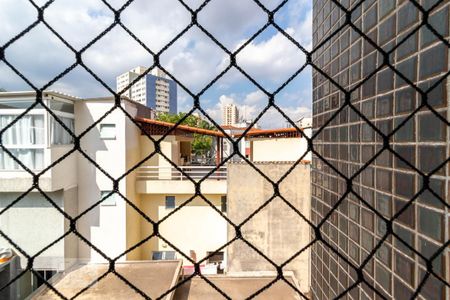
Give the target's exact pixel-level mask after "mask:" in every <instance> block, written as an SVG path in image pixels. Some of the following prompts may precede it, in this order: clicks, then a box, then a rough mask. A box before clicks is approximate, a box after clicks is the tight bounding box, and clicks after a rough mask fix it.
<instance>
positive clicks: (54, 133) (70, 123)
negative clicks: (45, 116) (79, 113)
mask: <svg viewBox="0 0 450 300" xmlns="http://www.w3.org/2000/svg"><path fill="white" fill-rule="evenodd" d="M58 119H59V120H60V121H61V122H62V123H63V124H64V125H66V127H67V128H68V129H69V130H70V131H72V133H73V132H74V131H75V124H74V120H73V119H72V118H65V117H60V116H58ZM50 120H51V121H50V122H51V125H50V136H51V144H52V145H69V144H73V137H72V136H71V135H70V133H69V132H68V131H67V130H66V129H64V128H63V127H62V126H61V124H59V123H58V122H57V121H56V120H55V119H54V118H53V117H51V118H50Z"/></svg>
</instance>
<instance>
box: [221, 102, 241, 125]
mask: <svg viewBox="0 0 450 300" xmlns="http://www.w3.org/2000/svg"><path fill="white" fill-rule="evenodd" d="M238 121H239V110H238V108H237V106H236V105H235V104H225V105H223V106H222V125H226V126H235V125H236V124H237V123H238Z"/></svg>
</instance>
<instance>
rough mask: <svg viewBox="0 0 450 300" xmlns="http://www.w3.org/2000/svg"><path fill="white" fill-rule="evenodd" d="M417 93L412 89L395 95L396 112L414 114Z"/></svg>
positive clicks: (408, 88) (403, 90)
mask: <svg viewBox="0 0 450 300" xmlns="http://www.w3.org/2000/svg"><path fill="white" fill-rule="evenodd" d="M416 98H417V97H416V93H415V91H414V90H413V89H412V88H411V87H407V88H406V89H402V90H400V91H398V92H396V93H395V112H396V113H405V112H412V111H413V110H414V109H415V108H416V105H417V104H416Z"/></svg>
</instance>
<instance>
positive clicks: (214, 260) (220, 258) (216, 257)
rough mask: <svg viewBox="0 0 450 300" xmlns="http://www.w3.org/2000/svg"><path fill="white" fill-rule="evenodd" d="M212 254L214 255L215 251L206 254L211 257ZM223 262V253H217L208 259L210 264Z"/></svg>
mask: <svg viewBox="0 0 450 300" xmlns="http://www.w3.org/2000/svg"><path fill="white" fill-rule="evenodd" d="M212 253H214V251H208V252H206V255H207V256H209V255H211V254H212ZM222 261H223V251H220V252H216V253H214V254H213V255H212V256H211V257H210V258H208V262H209V263H220V262H222Z"/></svg>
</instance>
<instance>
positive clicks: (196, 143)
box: [157, 113, 215, 156]
mask: <svg viewBox="0 0 450 300" xmlns="http://www.w3.org/2000/svg"><path fill="white" fill-rule="evenodd" d="M184 116H186V113H178V114H169V113H162V114H159V115H158V116H157V120H159V121H164V122H169V123H177V122H178V121H180V120H181V119H182V118H183V117H184ZM181 124H183V125H188V126H191V127H196V128H202V129H209V130H214V129H215V128H214V126H213V125H211V124H209V123H208V122H207V121H205V120H203V119H201V118H199V117H197V116H193V115H189V116H187V118H186V119H184V120H183V122H181ZM212 144H213V138H212V137H211V136H209V135H204V134H198V133H194V140H193V141H192V152H193V153H194V154H196V155H202V156H203V155H206V154H207V153H208V151H209V150H211V146H212Z"/></svg>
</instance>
